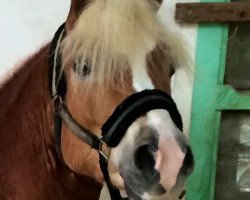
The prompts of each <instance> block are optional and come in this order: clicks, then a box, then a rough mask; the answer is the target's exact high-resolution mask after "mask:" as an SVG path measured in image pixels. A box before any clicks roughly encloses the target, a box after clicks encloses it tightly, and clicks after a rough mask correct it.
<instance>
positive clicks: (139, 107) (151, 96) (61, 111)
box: [49, 24, 182, 200]
mask: <svg viewBox="0 0 250 200" xmlns="http://www.w3.org/2000/svg"><path fill="white" fill-rule="evenodd" d="M65 35H66V31H65V24H63V25H62V26H61V27H60V28H59V29H58V31H57V32H56V34H55V37H54V38H53V40H52V44H51V49H50V58H49V65H50V73H51V75H52V76H51V77H50V81H51V83H50V86H51V95H52V98H53V100H54V108H55V113H54V130H55V146H56V151H57V154H58V157H59V158H60V160H61V161H62V162H63V163H65V162H64V160H63V156H62V152H61V128H62V122H63V123H64V124H65V125H66V126H67V128H68V129H69V130H70V131H71V132H72V133H74V134H75V135H76V136H77V137H78V138H79V139H80V140H82V141H84V142H85V143H87V144H88V145H89V146H91V147H92V148H94V149H96V150H97V151H98V152H99V164H100V168H101V171H102V173H103V176H104V179H105V182H106V184H107V187H108V189H109V193H110V196H111V199H112V200H120V199H123V198H122V197H121V194H120V192H119V190H118V189H117V188H115V187H114V186H113V184H112V183H111V180H110V177H109V173H108V158H109V154H110V149H111V148H113V147H116V146H118V145H119V143H120V142H121V140H122V138H123V137H124V135H125V133H126V130H127V129H128V127H129V126H130V125H131V124H132V123H133V122H134V121H135V120H136V119H137V118H139V117H140V116H142V115H144V114H146V113H147V112H148V111H150V110H155V109H164V110H167V111H168V112H169V114H170V117H171V119H172V120H173V122H174V123H175V125H176V127H178V128H179V129H180V130H181V131H182V119H181V115H180V113H179V111H178V109H177V107H176V104H175V103H174V101H173V99H172V98H171V96H170V95H168V94H167V93H165V92H163V91H160V90H144V91H142V92H138V93H135V94H132V95H131V96H129V97H128V98H126V99H125V100H124V101H123V102H122V103H121V104H120V105H118V106H117V108H116V109H115V111H114V112H113V113H112V115H111V116H110V117H109V119H108V120H107V121H106V122H105V123H104V125H103V127H102V137H97V136H96V134H93V133H92V132H91V131H90V130H88V129H87V128H85V127H83V126H81V125H80V124H78V123H77V121H76V120H75V119H74V118H73V117H72V115H71V114H70V112H69V110H68V108H67V106H66V105H65V103H64V97H65V94H66V91H67V84H66V79H65V76H64V72H63V68H62V64H61V54H60V53H59V46H60V43H61V41H62V39H63V37H64V36H65ZM105 145H106V146H107V147H108V150H106V151H105V150H104V149H105V148H103V146H105ZM106 149H107V148H106Z"/></svg>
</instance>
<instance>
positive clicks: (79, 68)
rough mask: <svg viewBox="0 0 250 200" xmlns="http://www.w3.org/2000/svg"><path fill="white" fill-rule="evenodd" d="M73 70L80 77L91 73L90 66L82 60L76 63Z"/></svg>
mask: <svg viewBox="0 0 250 200" xmlns="http://www.w3.org/2000/svg"><path fill="white" fill-rule="evenodd" d="M73 69H74V71H75V72H76V73H78V74H79V76H87V75H89V74H90V72H91V67H90V65H89V64H88V63H87V62H86V61H83V60H80V59H77V60H76V61H75V63H74V67H73Z"/></svg>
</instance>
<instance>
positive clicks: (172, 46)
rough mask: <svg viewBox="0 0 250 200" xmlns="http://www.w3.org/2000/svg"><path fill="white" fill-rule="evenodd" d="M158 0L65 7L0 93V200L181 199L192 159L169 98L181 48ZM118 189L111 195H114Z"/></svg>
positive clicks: (88, 0)
mask: <svg viewBox="0 0 250 200" xmlns="http://www.w3.org/2000/svg"><path fill="white" fill-rule="evenodd" d="M161 3H162V0H71V7H70V11H69V15H68V17H67V19H66V22H65V24H63V25H62V26H61V27H60V28H59V29H58V31H57V33H56V34H55V37H54V39H53V40H52V42H50V43H48V44H46V45H45V46H44V47H42V48H41V49H40V50H39V51H38V52H36V53H34V54H33V55H32V56H31V57H30V58H29V59H28V60H26V61H25V63H24V64H22V66H21V67H19V68H18V69H17V70H16V71H15V72H14V73H13V74H12V76H11V77H9V78H8V79H7V80H5V81H4V82H2V83H1V88H0V163H1V168H0V199H3V200H27V199H30V200H45V199H46V200H48V199H50V200H58V199H60V200H69V199H75V200H80V199H88V200H89V199H91V200H95V199H99V195H100V191H101V188H102V185H103V184H104V182H106V184H107V186H108V189H109V191H110V195H111V198H112V199H122V197H121V196H120V194H119V192H118V191H119V190H125V191H126V194H127V196H128V198H129V199H132V200H133V199H134V200H137V199H145V200H147V199H154V198H158V197H159V198H160V197H162V196H164V195H165V197H164V198H165V199H178V198H179V199H181V197H180V194H181V192H182V190H183V186H184V183H185V179H186V178H187V177H188V176H189V175H190V174H191V172H192V170H193V167H194V159H193V154H192V151H191V147H190V145H189V143H188V141H187V139H186V137H185V136H184V134H183V130H182V120H181V116H180V114H179V112H178V109H177V107H176V105H175V103H174V101H173V99H172V98H171V96H170V94H171V84H170V80H171V76H172V75H173V74H174V71H175V69H177V67H178V66H180V65H181V64H182V65H183V63H185V60H186V58H187V57H186V56H185V51H184V48H182V45H181V44H180V43H179V42H178V39H177V38H176V37H175V33H172V32H171V31H169V30H167V29H165V28H164V26H163V25H162V23H161V22H160V20H159V18H158V16H157V10H158V9H159V7H160V5H161ZM118 189H119V190H118Z"/></svg>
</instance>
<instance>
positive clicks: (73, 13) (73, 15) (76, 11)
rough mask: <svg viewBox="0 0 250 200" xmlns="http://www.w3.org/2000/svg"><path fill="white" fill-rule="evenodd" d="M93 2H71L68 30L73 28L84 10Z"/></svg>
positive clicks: (74, 0)
mask: <svg viewBox="0 0 250 200" xmlns="http://www.w3.org/2000/svg"><path fill="white" fill-rule="evenodd" d="M90 1H91V0H71V6H70V10H69V15H68V17H67V21H66V27H67V30H70V29H72V28H73V26H74V24H75V22H76V20H77V18H78V17H79V16H80V14H81V12H82V10H83V9H84V8H85V6H86V5H87V4H88V3H89V2H90Z"/></svg>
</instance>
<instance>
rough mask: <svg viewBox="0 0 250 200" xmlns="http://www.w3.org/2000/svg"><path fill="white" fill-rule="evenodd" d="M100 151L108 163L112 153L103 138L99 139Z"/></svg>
mask: <svg viewBox="0 0 250 200" xmlns="http://www.w3.org/2000/svg"><path fill="white" fill-rule="evenodd" d="M99 141H100V143H99V149H98V152H99V154H101V155H102V156H103V157H104V158H105V160H106V161H108V159H109V157H110V153H111V149H110V147H109V146H108V145H107V144H106V143H105V142H104V141H103V140H102V137H99Z"/></svg>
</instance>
